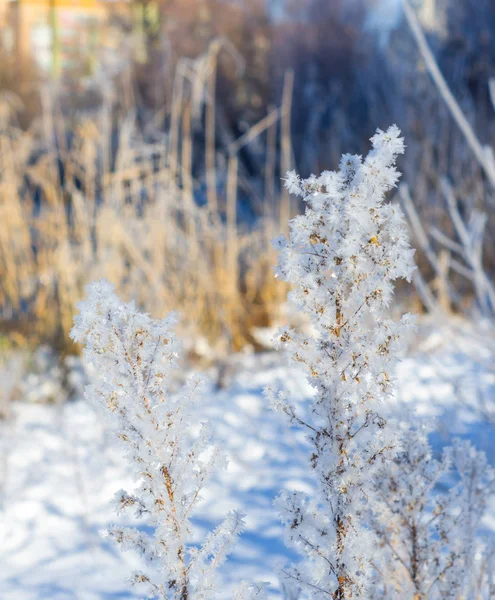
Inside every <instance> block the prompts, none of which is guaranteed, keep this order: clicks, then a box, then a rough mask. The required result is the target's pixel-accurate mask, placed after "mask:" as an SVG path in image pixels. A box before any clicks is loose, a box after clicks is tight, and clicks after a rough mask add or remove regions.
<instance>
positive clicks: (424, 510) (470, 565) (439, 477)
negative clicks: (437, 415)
mask: <svg viewBox="0 0 495 600" xmlns="http://www.w3.org/2000/svg"><path fill="white" fill-rule="evenodd" d="M427 433H428V432H427V430H426V429H425V428H424V427H422V428H409V427H408V428H406V429H405V431H404V432H403V435H402V450H401V451H400V452H399V453H398V455H397V457H396V458H395V459H394V461H393V462H392V463H391V464H389V465H387V467H386V468H384V469H382V470H381V471H380V472H379V473H378V476H377V477H376V481H375V494H374V501H373V511H372V514H371V523H372V528H373V530H374V531H375V533H376V535H377V538H378V539H377V544H376V550H377V552H376V554H375V558H374V565H375V568H376V577H375V579H376V582H375V586H374V590H373V594H372V598H373V600H375V599H376V600H399V599H403V598H414V599H418V600H423V599H424V600H454V599H455V600H462V599H465V600H467V599H468V598H492V597H493V596H492V595H491V594H493V592H495V585H494V584H495V572H494V571H493V568H494V567H495V561H494V556H493V555H492V556H490V554H492V553H491V552H490V549H483V548H482V546H481V544H480V543H479V542H478V543H477V540H476V535H477V532H478V528H479V525H480V521H481V518H482V516H483V514H484V512H485V510H486V506H487V502H488V501H489V499H490V498H491V496H492V494H493V491H494V484H495V473H494V470H493V469H492V468H491V467H490V466H489V465H488V463H487V459H486V456H485V454H484V453H483V452H479V451H477V450H476V449H475V448H473V447H472V446H471V445H470V444H469V442H467V441H464V440H454V443H453V445H452V446H451V447H448V448H445V450H444V452H443V455H442V457H441V458H440V459H439V460H436V459H434V458H433V456H432V452H431V447H430V444H429V442H428V436H427ZM490 563H491V564H490Z"/></svg>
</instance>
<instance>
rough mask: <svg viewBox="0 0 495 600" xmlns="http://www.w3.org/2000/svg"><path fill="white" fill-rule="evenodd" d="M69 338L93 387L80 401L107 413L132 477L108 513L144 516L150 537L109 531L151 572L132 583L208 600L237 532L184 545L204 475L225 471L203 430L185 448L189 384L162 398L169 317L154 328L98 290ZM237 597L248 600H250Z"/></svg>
mask: <svg viewBox="0 0 495 600" xmlns="http://www.w3.org/2000/svg"><path fill="white" fill-rule="evenodd" d="M87 291H88V297H87V299H86V300H85V301H84V302H81V304H80V307H79V308H80V314H79V315H78V316H77V317H76V319H75V325H74V328H73V329H72V332H71V336H72V338H73V339H74V340H75V341H77V342H82V343H83V344H84V346H85V348H84V353H85V356H86V358H87V359H88V360H89V361H90V362H91V363H93V364H94V366H95V371H96V383H95V384H94V385H92V386H88V387H87V389H86V394H87V396H88V397H89V398H90V399H91V400H93V401H94V402H95V403H96V404H97V405H99V406H102V407H104V408H105V409H106V413H107V415H108V416H109V420H110V423H111V425H112V426H113V429H114V430H115V432H116V435H117V438H118V440H119V441H120V444H121V447H122V449H123V451H124V452H125V454H126V456H127V459H128V462H129V464H130V465H131V467H132V470H133V474H134V477H135V478H136V481H137V482H138V483H137V489H136V490H135V491H134V493H133V494H129V493H127V492H126V491H124V490H122V491H120V492H118V493H117V495H116V496H115V499H114V502H115V504H116V507H117V511H118V512H121V511H124V510H132V511H134V513H135V514H136V515H137V516H138V517H145V519H146V524H147V525H148V526H150V527H151V532H150V533H149V534H147V533H145V532H143V531H139V530H138V529H135V528H132V527H119V526H113V527H111V528H110V529H109V530H108V532H107V535H108V536H110V537H111V538H112V539H113V540H114V541H115V542H117V544H119V545H120V546H121V548H122V550H134V551H138V552H139V553H140V554H141V555H142V556H143V558H144V559H145V560H146V561H147V562H148V563H149V564H150V570H149V572H146V573H141V572H137V573H134V574H133V576H132V578H131V581H132V583H133V584H134V585H136V586H138V588H139V591H140V592H141V593H145V594H147V597H148V598H158V599H167V600H186V599H193V600H206V599H209V598H213V597H215V596H216V589H215V577H214V576H215V571H216V569H217V567H218V566H220V565H221V564H222V563H223V562H224V561H225V559H226V557H227V554H228V553H229V552H230V551H231V549H232V547H233V545H234V543H235V540H236V538H237V536H238V534H239V533H240V532H241V531H242V529H243V527H244V521H243V517H242V515H240V514H238V513H236V512H232V513H230V514H229V515H228V516H227V518H226V519H225V521H224V522H223V523H222V524H221V525H220V526H219V527H218V528H217V529H215V530H214V531H213V532H211V533H210V534H209V535H208V536H207V537H206V539H205V540H204V542H203V545H202V546H201V547H200V548H196V547H194V546H192V545H191V543H190V541H191V530H190V522H189V518H190V516H191V511H192V510H193V509H194V506H195V504H196V503H197V501H198V500H199V498H200V494H201V490H202V488H203V486H204V485H205V483H206V482H207V481H208V479H209V477H210V474H211V472H212V471H213V469H215V468H216V467H218V466H225V464H226V460H225V457H224V456H223V454H222V452H221V451H220V449H219V448H218V447H216V446H214V445H212V444H211V441H210V438H211V434H210V428H209V427H208V424H206V423H205V424H204V425H203V427H202V430H201V433H200V435H199V437H198V439H197V440H196V441H194V442H191V441H190V439H189V436H188V435H187V430H188V427H189V425H190V420H191V410H192V408H193V406H194V403H195V399H196V397H197V390H198V388H199V385H200V381H199V380H197V379H191V380H190V381H189V382H188V385H187V388H186V389H185V390H183V391H182V392H181V393H179V394H174V393H172V391H171V390H170V385H169V379H170V374H171V371H172V370H173V369H176V368H177V367H176V359H177V350H178V346H177V342H176V339H175V337H174V334H173V325H174V319H173V317H171V318H168V319H164V320H162V321H154V320H152V319H150V317H149V316H147V315H144V314H142V313H140V312H138V311H137V310H136V309H135V307H134V304H133V303H130V304H125V303H123V302H121V301H120V300H119V299H118V298H117V296H116V295H115V293H114V289H113V286H112V285H111V284H110V283H108V282H107V281H99V282H97V283H94V284H92V285H91V286H89V287H88V290H87ZM239 594H240V595H239V596H238V598H240V599H243V598H246V599H249V598H252V597H253V596H252V595H249V594H244V595H242V590H241V591H240V592H239Z"/></svg>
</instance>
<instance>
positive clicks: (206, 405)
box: [0, 326, 495, 600]
mask: <svg viewBox="0 0 495 600" xmlns="http://www.w3.org/2000/svg"><path fill="white" fill-rule="evenodd" d="M493 348H495V343H493V342H490V338H489V337H487V335H486V334H485V333H484V332H483V331H481V333H480V332H479V330H478V329H476V331H475V330H474V328H471V327H464V326H462V327H460V328H457V329H453V328H449V329H448V330H447V329H440V330H439V329H433V330H432V331H430V332H429V333H428V335H426V336H423V340H422V341H421V342H418V343H417V344H414V345H413V347H412V348H411V349H410V351H409V354H408V356H407V357H406V358H405V360H404V361H403V362H402V363H401V364H400V367H399V371H398V382H399V389H398V393H397V398H396V400H395V402H394V404H393V406H391V407H390V408H391V410H392V411H393V412H394V413H396V414H399V415H400V416H401V418H406V419H416V420H419V419H434V420H435V424H434V430H435V432H436V433H435V435H434V436H433V438H432V441H433V444H434V448H435V449H436V450H437V451H439V450H440V449H441V447H442V446H443V445H445V444H446V443H448V442H449V440H450V439H451V438H452V437H453V436H458V437H463V438H468V439H470V440H471V441H472V442H473V443H474V444H475V445H476V446H477V448H478V449H481V450H484V451H485V452H487V454H488V457H489V460H490V462H491V463H492V464H493V463H494V461H495V445H494V444H493V439H494V434H495V361H494V360H493V356H494V354H495V353H494V352H493ZM265 386H270V387H272V388H273V389H282V390H285V391H286V392H287V393H288V394H289V397H290V398H291V400H292V401H294V402H296V403H297V402H304V401H305V400H307V399H308V398H309V396H310V394H311V389H310V388H309V386H308V385H307V383H306V382H305V380H304V376H303V375H302V374H301V373H300V372H298V371H297V370H295V369H294V368H293V367H290V368H289V367H287V366H286V365H284V364H283V361H282V358H281V357H280V356H277V355H275V354H271V353H268V354H264V355H258V356H253V355H248V356H246V357H245V358H243V359H242V361H240V367H239V368H238V370H237V372H236V373H235V375H234V376H233V378H232V380H231V381H230V383H229V386H228V388H227V389H223V390H216V389H215V388H214V386H213V384H211V385H209V386H208V387H207V388H206V391H205V393H204V394H203V397H204V400H203V401H202V403H201V405H200V410H199V412H200V414H198V422H199V421H201V420H202V419H203V420H204V419H205V418H207V419H209V420H210V421H211V422H212V424H213V428H214V431H215V435H216V436H217V438H219V440H220V441H221V443H222V444H223V445H224V447H225V449H226V451H227V453H228V455H229V460H230V463H229V467H228V469H227V471H226V472H222V473H219V474H217V475H216V477H215V478H214V481H213V484H212V485H210V486H209V488H208V490H207V493H205V494H204V499H203V502H202V503H201V505H200V509H199V511H198V512H197V514H196V519H195V526H196V528H197V533H198V538H199V534H200V533H201V530H202V529H203V530H210V529H211V528H212V527H214V526H215V525H217V524H218V523H219V522H220V521H221V520H222V518H223V516H224V515H225V514H226V513H227V512H228V511H229V510H231V509H237V510H240V511H241V512H244V513H246V515H247V525H248V527H247V531H246V532H245V533H244V534H243V536H242V537H241V539H240V541H239V543H238V545H237V547H236V550H235V552H234V553H233V554H232V555H231V557H230V559H229V560H228V561H227V563H226V564H225V565H224V567H223V568H222V572H221V576H222V577H223V579H224V585H222V586H221V589H222V590H223V594H222V598H225V599H227V598H231V597H232V587H233V585H234V584H236V583H238V582H239V581H241V580H242V579H251V580H257V581H268V582H270V584H271V587H270V590H269V596H270V597H273V598H275V597H277V594H278V592H277V588H278V580H277V575H276V573H277V568H278V567H279V566H281V565H282V564H285V563H287V562H289V561H291V560H293V559H294V558H295V556H294V555H293V554H292V553H291V552H290V551H289V550H287V549H286V548H285V546H284V543H283V528H282V526H281V525H280V523H279V522H278V519H277V515H276V512H275V509H274V507H273V500H274V498H275V497H276V496H277V495H278V493H279V492H280V490H281V489H283V488H286V489H294V488H296V489H301V490H304V491H309V492H311V489H312V486H313V483H312V477H311V472H310V468H309V467H308V463H307V457H306V446H305V440H304V434H303V433H302V432H301V431H298V430H296V429H292V430H289V429H288V428H287V427H286V425H285V421H284V419H283V418H282V417H281V416H279V415H277V414H275V413H273V412H272V411H271V410H270V408H269V407H268V403H267V401H266V400H265V398H264V397H263V395H262V390H263V388H264V387H265ZM193 433H194V432H193ZM132 486H133V483H132V480H131V479H130V478H129V476H128V474H127V471H126V465H125V464H124V462H123V461H122V459H121V457H120V456H119V454H118V451H117V450H116V449H115V447H114V446H113V442H112V434H111V433H109V432H108V431H107V428H106V425H105V423H104V421H103V420H102V419H101V416H100V415H99V414H98V413H96V412H95V410H94V409H93V408H92V407H91V406H90V405H88V404H87V403H86V402H85V401H84V400H82V399H79V400H76V401H73V402H67V403H63V404H60V405H36V404H28V403H24V402H17V403H15V405H14V414H13V418H12V419H11V420H10V421H8V422H4V423H3V424H2V425H0V598H1V600H45V599H46V600H111V599H126V598H139V596H138V595H136V594H135V593H133V592H132V591H131V590H130V589H129V585H128V583H127V578H128V577H129V575H130V570H131V567H137V566H138V562H137V559H136V558H135V557H134V556H133V555H132V554H130V553H126V554H122V553H120V551H119V550H118V549H117V548H115V547H114V546H113V545H112V544H110V543H108V542H107V541H106V540H105V539H103V538H102V537H101V535H100V531H101V530H103V529H105V527H107V526H108V525H109V524H111V523H116V522H122V521H121V517H117V516H116V515H115V514H114V513H113V510H112V507H111V505H110V500H111V498H112V496H113V495H114V494H115V492H116V491H117V490H119V489H121V488H125V489H132ZM483 527H484V532H485V533H489V534H490V535H493V534H494V532H495V506H492V507H491V510H490V512H489V514H488V516H487V518H486V519H485V522H484V523H483Z"/></svg>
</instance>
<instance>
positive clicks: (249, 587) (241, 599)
mask: <svg viewBox="0 0 495 600" xmlns="http://www.w3.org/2000/svg"><path fill="white" fill-rule="evenodd" d="M232 598H233V600H265V598H266V584H265V583H250V582H248V581H243V582H242V583H241V584H240V585H239V586H238V587H237V589H236V590H235V591H234V595H233V596H232Z"/></svg>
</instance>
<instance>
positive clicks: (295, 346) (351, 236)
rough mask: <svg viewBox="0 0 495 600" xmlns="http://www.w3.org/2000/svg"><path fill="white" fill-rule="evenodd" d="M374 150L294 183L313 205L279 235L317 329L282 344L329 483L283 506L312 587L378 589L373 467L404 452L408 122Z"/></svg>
mask: <svg viewBox="0 0 495 600" xmlns="http://www.w3.org/2000/svg"><path fill="white" fill-rule="evenodd" d="M371 142H372V144H373V149H372V150H371V151H370V153H369V154H368V156H367V157H366V158H365V159H362V158H361V157H360V156H351V155H345V156H343V157H342V161H341V164H340V170H339V171H338V172H324V173H322V174H321V175H320V176H319V177H316V176H311V177H310V178H309V179H306V180H301V179H300V178H299V177H298V176H297V175H296V174H295V173H293V172H292V173H288V175H287V180H286V186H287V188H288V190H289V191H290V192H291V193H292V194H296V195H298V196H301V197H302V198H303V199H304V201H305V203H306V209H305V213H304V214H303V215H301V216H298V217H296V218H295V219H293V220H292V221H291V223H290V233H289V239H288V240H286V239H284V238H282V239H280V240H278V241H277V247H278V249H279V252H280V254H279V264H278V271H277V273H278V276H279V277H280V278H282V279H283V280H285V281H288V282H290V283H291V284H292V287H293V290H292V291H291V293H290V300H291V302H292V304H293V305H294V306H295V307H296V309H298V310H301V311H302V312H303V313H305V314H306V315H307V316H308V317H309V318H310V320H311V325H312V331H311V332H310V333H304V332H302V333H301V332H295V331H292V330H289V329H285V330H282V331H281V332H280V333H279V334H278V335H277V341H278V343H279V345H280V346H281V347H282V348H283V349H284V350H285V352H286V353H287V354H288V356H289V357H290V358H291V359H292V360H293V361H295V362H296V363H298V364H300V365H303V366H304V368H305V370H306V373H307V376H308V378H309V380H310V382H311V383H312V384H313V386H314V388H315V396H314V400H313V403H312V406H311V409H310V411H309V412H308V415H307V416H306V417H305V416H300V415H298V414H296V411H295V409H294V407H292V406H291V405H290V404H289V403H288V402H287V401H286V399H285V398H284V397H283V396H282V395H278V396H275V397H272V401H273V404H274V405H275V408H278V409H280V410H282V411H283V412H285V413H286V414H287V416H288V417H289V419H290V421H291V422H292V423H294V424H298V425H300V426H302V427H304V428H306V430H307V432H308V434H309V437H310V442H311V445H312V454H311V458H310V462H311V466H312V468H313V469H314V470H315V473H316V478H317V484H318V494H317V497H316V498H309V497H308V496H306V495H305V494H303V493H300V492H286V493H284V494H283V495H282V496H281V497H280V499H279V501H278V507H279V510H280V513H281V515H282V518H283V521H284V522H285V524H286V532H287V538H288V542H289V543H290V544H292V545H294V546H295V547H296V548H297V549H298V550H299V551H301V552H302V553H303V554H304V555H306V556H307V557H308V560H307V562H306V563H304V564H303V565H302V566H301V567H293V568H291V569H284V571H283V574H284V576H285V577H286V578H287V580H288V581H292V582H294V583H295V584H296V585H297V586H298V587H300V588H301V590H302V592H303V596H304V597H311V598H333V599H334V600H343V599H346V600H347V599H350V598H366V597H367V594H368V591H367V590H368V586H369V582H370V577H371V559H372V556H373V537H372V533H371V531H370V530H369V528H368V527H367V526H366V521H365V519H366V511H367V509H368V500H369V498H370V497H372V496H373V494H374V493H375V491H374V489H373V479H374V477H375V475H376V474H377V473H378V471H379V470H380V469H381V467H382V465H383V464H385V463H387V462H389V461H391V460H392V459H393V457H394V455H395V452H396V440H395V437H394V433H393V430H392V428H390V427H387V423H386V420H385V418H384V417H383V415H382V413H381V403H382V401H383V400H384V399H385V398H386V397H387V396H388V395H389V394H391V393H392V391H393V367H394V363H395V360H396V356H397V352H398V350H399V348H400V346H401V334H402V332H403V331H404V329H407V328H408V327H409V326H410V324H411V317H410V316H408V315H406V316H404V317H403V318H402V319H401V320H399V321H397V322H396V321H394V320H391V319H390V318H387V317H386V316H385V315H386V314H387V312H388V308H389V305H390V303H391V300H392V296H393V291H394V287H393V285H394V281H396V280H397V279H400V278H405V279H409V278H410V277H411V274H412V271H413V268H414V266H413V251H412V250H411V249H410V247H409V242H408V236H407V233H406V227H405V224H404V220H403V216H402V214H401V211H400V209H399V208H398V207H397V206H395V205H392V204H390V203H387V202H385V194H386V192H387V191H388V190H390V189H391V188H393V187H394V186H395V185H396V182H397V180H398V178H399V173H398V172H397V170H396V168H395V161H396V157H397V155H398V154H402V153H403V152H404V143H403V139H402V138H401V137H400V130H399V129H398V128H397V127H396V126H393V127H391V128H390V129H388V130H387V131H386V132H383V131H380V130H377V133H376V135H375V136H373V137H372V138H371Z"/></svg>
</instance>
